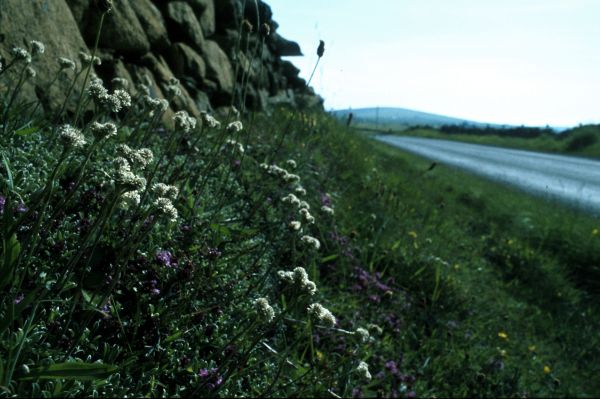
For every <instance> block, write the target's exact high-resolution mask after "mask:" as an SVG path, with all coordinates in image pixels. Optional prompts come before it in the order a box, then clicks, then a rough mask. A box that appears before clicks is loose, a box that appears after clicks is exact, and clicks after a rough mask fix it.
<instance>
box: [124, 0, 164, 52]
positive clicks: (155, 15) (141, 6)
mask: <svg viewBox="0 0 600 399" xmlns="http://www.w3.org/2000/svg"><path fill="white" fill-rule="evenodd" d="M131 6H132V7H133V10H134V11H135V14H136V15H137V17H138V20H139V21H140V24H141V25H142V27H143V28H144V30H145V31H146V35H147V36H148V40H149V41H150V45H151V46H152V47H153V48H159V49H163V48H166V47H168V45H169V37H168V35H167V28H166V26H165V20H164V18H163V16H162V14H161V13H160V11H159V10H158V8H156V6H155V5H154V3H152V2H151V1H150V0H134V1H131Z"/></svg>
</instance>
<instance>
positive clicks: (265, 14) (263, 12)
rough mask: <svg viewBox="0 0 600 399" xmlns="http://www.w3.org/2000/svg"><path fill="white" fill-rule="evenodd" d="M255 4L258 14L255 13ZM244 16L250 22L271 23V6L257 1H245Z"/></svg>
mask: <svg viewBox="0 0 600 399" xmlns="http://www.w3.org/2000/svg"><path fill="white" fill-rule="evenodd" d="M257 6H258V14H257V12H256V11H257ZM244 17H245V18H246V19H247V20H248V21H250V22H251V23H252V24H261V25H262V24H264V23H268V24H269V25H271V20H272V19H273V12H272V11H271V7H269V5H268V4H266V3H264V2H262V1H259V2H258V3H255V2H254V1H248V2H246V9H245V10H244Z"/></svg>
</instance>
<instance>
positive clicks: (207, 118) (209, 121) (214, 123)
mask: <svg viewBox="0 0 600 399" xmlns="http://www.w3.org/2000/svg"><path fill="white" fill-rule="evenodd" d="M202 121H203V122H204V123H205V124H206V125H207V126H208V127H210V128H211V129H215V128H217V129H218V128H220V127H221V122H219V121H218V120H216V119H215V117H214V116H212V115H210V114H208V113H206V112H203V113H202Z"/></svg>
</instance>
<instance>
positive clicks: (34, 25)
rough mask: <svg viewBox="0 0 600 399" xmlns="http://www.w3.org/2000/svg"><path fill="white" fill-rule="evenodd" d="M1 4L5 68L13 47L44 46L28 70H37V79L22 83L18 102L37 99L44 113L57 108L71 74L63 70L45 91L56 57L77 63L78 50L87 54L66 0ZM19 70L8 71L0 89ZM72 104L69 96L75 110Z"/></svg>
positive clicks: (11, 0) (0, 49)
mask: <svg viewBox="0 0 600 399" xmlns="http://www.w3.org/2000/svg"><path fill="white" fill-rule="evenodd" d="M0 3H1V5H0V31H1V33H2V38H3V42H2V45H1V46H0V59H1V60H2V61H3V62H2V63H3V64H4V65H7V63H8V61H10V60H12V58H13V57H12V55H11V54H10V50H11V49H12V47H14V46H19V47H23V46H24V43H29V42H30V41H31V40H38V41H41V42H43V43H44V44H45V47H46V51H45V53H44V54H41V55H39V56H37V57H35V58H34V59H33V62H32V63H31V67H32V68H33V69H34V70H35V71H36V76H35V78H32V79H29V81H28V82H27V83H26V84H25V86H24V87H23V89H22V91H21V94H20V97H19V99H23V100H25V99H27V100H29V101H32V100H35V99H39V100H40V101H41V102H42V105H43V107H44V109H46V110H47V111H53V110H56V109H58V108H60V106H61V105H62V102H63V101H64V98H65V94H66V93H67V91H68V88H69V86H70V85H71V83H72V78H73V72H72V71H70V70H69V71H63V73H61V74H60V75H59V77H58V79H57V81H56V82H55V83H54V84H53V85H52V86H50V87H49V88H48V86H49V84H50V82H51V81H52V80H53V79H54V78H55V77H56V76H57V74H58V73H59V69H60V68H59V64H58V62H57V58H58V57H67V58H70V59H72V60H74V61H77V60H78V53H79V51H81V50H83V51H85V52H87V51H88V49H87V46H86V44H85V41H84V40H83V38H82V36H81V34H80V33H79V27H78V24H77V22H76V21H75V19H74V18H73V14H72V13H71V10H70V9H69V7H68V5H67V3H66V2H65V0H54V1H51V2H43V1H28V2H27V3H28V4H27V5H26V6H25V5H24V4H23V0H3V1H2V2H0ZM21 69H22V65H18V66H16V67H13V68H11V69H9V70H8V71H7V72H6V73H5V74H4V75H3V76H2V86H1V87H0V90H7V89H8V88H7V87H6V86H5V84H6V82H7V80H11V79H12V80H14V79H16V78H17V76H16V75H17V74H19V73H20V71H21ZM80 88H81V86H80V85H77V87H76V88H75V90H74V92H77V93H78V92H79V90H80ZM2 94H3V93H0V95H2ZM75 105H76V98H75V96H72V100H71V101H70V102H69V108H71V109H74V108H75Z"/></svg>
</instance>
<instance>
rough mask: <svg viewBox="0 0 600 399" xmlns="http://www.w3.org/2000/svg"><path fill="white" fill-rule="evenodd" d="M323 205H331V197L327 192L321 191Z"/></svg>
mask: <svg viewBox="0 0 600 399" xmlns="http://www.w3.org/2000/svg"><path fill="white" fill-rule="evenodd" d="M321 205H323V206H329V207H331V197H330V196H329V195H327V194H325V193H321Z"/></svg>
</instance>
